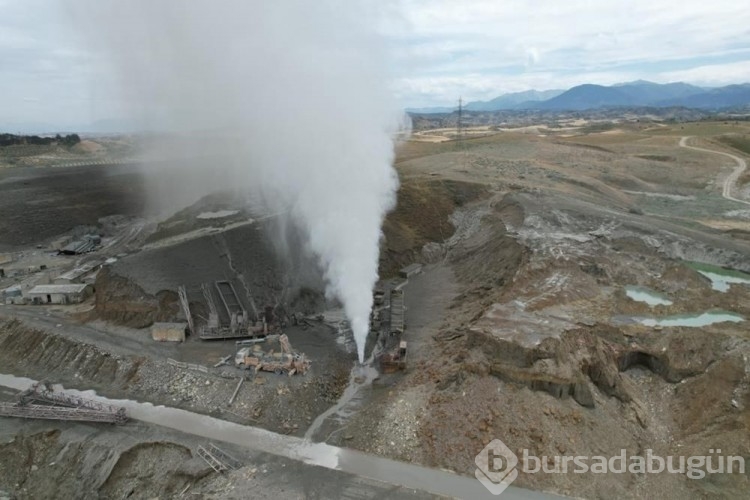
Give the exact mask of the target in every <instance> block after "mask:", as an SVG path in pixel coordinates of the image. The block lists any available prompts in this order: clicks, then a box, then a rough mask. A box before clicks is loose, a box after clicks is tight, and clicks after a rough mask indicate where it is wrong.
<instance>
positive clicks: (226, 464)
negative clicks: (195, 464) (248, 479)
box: [196, 443, 242, 473]
mask: <svg viewBox="0 0 750 500" xmlns="http://www.w3.org/2000/svg"><path fill="white" fill-rule="evenodd" d="M196 451H197V454H198V456H199V457H201V458H202V459H203V460H204V461H205V462H206V463H207V464H208V465H209V467H211V468H212V469H213V470H214V471H215V472H218V473H222V472H225V471H228V470H237V469H239V468H240V467H242V463H240V461H239V460H237V459H236V458H234V457H232V456H231V455H229V454H228V453H226V452H225V451H224V450H222V449H221V448H219V447H218V446H216V445H214V444H213V443H209V444H208V445H207V446H206V447H203V446H198V449H197V450H196Z"/></svg>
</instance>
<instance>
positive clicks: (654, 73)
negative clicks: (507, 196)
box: [391, 0, 750, 105]
mask: <svg viewBox="0 0 750 500" xmlns="http://www.w3.org/2000/svg"><path fill="white" fill-rule="evenodd" d="M403 17H404V19H406V21H405V22H403V23H400V24H399V26H400V27H401V30H400V31H398V30H393V31H395V33H391V36H394V37H399V38H398V40H399V43H400V44H401V47H402V49H403V50H404V53H405V54H406V56H405V57H404V58H402V59H401V60H400V64H401V67H400V72H399V75H398V76H399V77H400V78H401V83H403V85H402V91H401V94H402V98H405V99H407V100H410V99H411V100H413V101H417V100H420V102H419V103H416V102H415V103H414V104H415V105H417V104H418V105H425V104H428V103H427V101H429V100H430V99H432V100H433V101H435V102H439V101H441V100H442V99H444V96H443V95H441V92H444V91H445V90H446V89H447V88H449V87H453V88H455V89H456V90H458V87H461V85H462V82H463V84H464V85H465V91H464V92H462V93H463V94H464V95H469V94H470V93H471V92H476V94H473V96H474V97H476V98H486V97H492V95H490V94H484V93H483V91H484V89H486V88H487V86H488V82H489V81H494V85H495V88H494V90H493V91H491V92H492V93H494V95H498V94H500V93H502V92H506V91H513V90H519V89H523V87H524V86H525V85H535V86H539V87H540V88H559V87H562V86H569V85H570V84H573V85H575V84H578V83H584V82H589V81H590V82H594V83H602V84H607V83H616V82H617V81H621V80H615V81H612V78H614V77H617V78H622V79H623V80H632V79H636V78H646V79H650V80H659V81H662V80H665V79H668V78H670V77H669V76H668V75H670V74H672V75H674V76H677V75H681V74H683V75H685V76H690V75H693V74H695V75H696V76H701V77H703V76H704V75H703V73H702V71H703V70H700V71H698V70H696V71H697V72H695V73H690V72H689V70H690V69H691V68H700V67H705V66H707V65H711V64H707V63H717V62H721V63H722V64H714V65H715V66H716V67H715V68H714V69H715V70H717V71H718V72H719V73H717V74H714V75H713V77H712V81H714V82H716V84H726V83H732V82H735V81H737V80H736V79H737V78H739V80H740V81H744V80H747V79H748V75H747V74H746V75H743V74H741V72H738V71H730V69H731V68H732V67H733V66H732V64H734V63H739V62H740V61H744V60H746V59H748V56H750V32H749V31H748V26H750V9H747V8H746V7H745V6H744V5H743V4H741V2H734V1H727V0H717V1H714V2H704V1H696V0H688V1H679V2H678V1H675V0H669V1H662V2H654V1H653V0H631V1H629V2H590V1H587V0H569V1H567V2H559V1H551V0H507V1H504V2H496V1H494V0H469V1H466V2H453V1H448V0H410V1H406V2H404V13H403ZM413 44H418V45H419V47H420V51H419V53H417V52H413V51H411V50H410V48H411V47H412V46H413ZM456 46H460V47H462V48H464V50H463V51H462V52H461V54H460V57H457V53H456ZM421 54H429V59H427V58H423V57H422V56H421ZM541 55H543V56H544V57H543V58H542V57H540V56H541ZM707 60H712V61H707ZM423 67H424V68H426V69H424V70H422V68H423ZM415 69H416V71H415ZM725 70H726V71H725ZM680 72H681V73H680ZM477 75H479V76H477ZM420 81H421V82H424V85H423V86H421V87H420V86H419V85H418V82H420ZM396 86H397V87H399V84H397V85H396ZM526 88H528V87H526ZM410 92H411V96H410Z"/></svg>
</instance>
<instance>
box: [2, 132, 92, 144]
mask: <svg viewBox="0 0 750 500" xmlns="http://www.w3.org/2000/svg"><path fill="white" fill-rule="evenodd" d="M79 142H81V138H80V136H79V135H78V134H68V135H65V136H62V135H60V134H57V135H56V136H54V137H51V136H48V137H40V136H38V135H15V134H0V147H1V146H18V145H34V146H49V145H51V144H58V145H60V146H75V145H76V144H78V143H79Z"/></svg>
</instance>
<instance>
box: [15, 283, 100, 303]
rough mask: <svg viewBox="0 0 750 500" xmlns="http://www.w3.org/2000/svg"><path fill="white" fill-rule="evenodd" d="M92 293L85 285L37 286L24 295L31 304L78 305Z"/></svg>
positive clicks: (88, 286) (92, 289) (90, 288)
mask: <svg viewBox="0 0 750 500" xmlns="http://www.w3.org/2000/svg"><path fill="white" fill-rule="evenodd" d="M93 293H94V288H93V287H92V286H91V285H88V284H86V283H74V284H69V285H37V286H35V287H34V288H32V289H31V290H29V291H28V292H27V293H26V299H27V300H28V301H29V302H31V303H32V304H78V303H81V302H83V301H84V300H86V299H87V298H88V297H90V296H91V295H92V294H93Z"/></svg>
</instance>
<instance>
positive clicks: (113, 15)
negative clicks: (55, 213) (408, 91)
mask: <svg viewBox="0 0 750 500" xmlns="http://www.w3.org/2000/svg"><path fill="white" fill-rule="evenodd" d="M76 5H78V7H76V8H75V9H74V10H72V14H73V19H76V20H77V22H78V24H79V27H80V26H83V27H84V28H85V29H84V30H83V31H84V32H85V33H86V35H87V37H86V40H87V42H88V43H89V45H91V44H94V46H95V47H101V48H103V49H104V51H103V52H104V57H103V59H102V60H103V61H106V63H107V64H111V65H112V66H113V69H114V70H115V73H116V74H117V75H118V81H119V84H120V90H121V96H122V99H123V102H124V104H125V106H126V107H128V109H129V110H130V114H131V117H133V118H136V119H138V120H139V121H140V122H141V123H142V124H143V126H144V128H146V129H149V130H159V129H161V130H172V131H174V130H183V131H187V130H192V131H197V130H201V131H218V133H216V134H214V135H215V136H216V137H222V139H221V140H216V141H213V140H210V139H209V138H207V137H206V135H207V134H202V135H201V136H200V140H196V142H197V144H193V145H192V146H190V147H189V149H190V150H191V151H188V153H190V154H191V155H193V156H200V157H202V158H206V157H207V156H208V155H211V154H218V153H221V154H222V155H224V156H226V155H227V154H229V155H231V161H227V160H226V158H225V160H224V161H222V162H221V166H218V165H217V164H210V165H205V164H203V165H201V166H202V167H204V168H203V169H202V170H201V171H202V172H203V173H202V175H199V176H198V178H197V181H193V182H192V183H191V185H189V186H184V189H182V194H183V196H182V197H181V199H180V202H181V203H182V204H183V205H186V204H189V203H192V202H194V201H196V200H197V199H198V198H199V197H200V196H202V195H205V194H207V193H209V192H211V191H213V190H216V189H220V188H227V187H236V186H238V185H241V186H245V187H247V188H248V189H259V190H260V191H261V192H262V193H263V197H264V199H266V200H268V202H269V204H270V205H271V207H269V208H270V209H272V210H274V211H283V212H286V213H288V214H289V216H290V217H291V219H292V220H293V222H294V223H295V224H296V225H297V226H298V227H299V228H300V229H301V230H303V231H304V233H305V234H306V235H307V237H308V240H309V246H310V248H311V249H312V250H313V252H314V253H315V254H316V255H317V256H318V258H319V260H320V264H321V267H322V269H323V272H324V275H325V278H326V282H327V294H328V295H329V296H335V297H337V298H338V299H339V300H340V301H341V302H342V304H343V306H344V309H345V312H346V315H347V317H348V318H349V320H350V322H351V326H352V330H353V332H354V337H355V340H356V342H357V348H358V355H359V359H360V361H362V360H363V357H364V343H365V337H366V335H367V331H368V325H369V314H370V308H371V304H372V288H373V285H374V283H375V281H376V280H377V267H378V254H379V239H380V235H381V225H382V221H383V217H384V215H385V213H386V212H387V211H388V210H389V209H390V208H391V207H392V206H393V203H394V195H395V192H396V190H397V188H398V179H397V176H396V174H395V172H394V170H393V167H392V160H393V141H392V136H393V134H394V133H395V132H396V129H397V127H398V126H399V125H400V120H401V119H402V116H401V114H400V112H398V111H397V106H396V104H395V102H393V100H392V98H391V96H390V95H389V92H388V91H387V86H386V83H385V78H384V76H385V75H384V74H383V72H382V71H381V68H382V54H381V53H380V51H379V50H378V49H379V47H380V45H381V44H380V43H379V40H378V38H377V36H375V35H374V32H373V29H372V26H371V24H373V23H374V21H373V20H374V19H375V18H377V13H378V10H377V9H378V8H379V7H378V5H379V3H378V2H372V3H368V2H362V1H317V2H310V1H308V0H284V1H283V2H254V1H250V2H248V1H239V0H238V1H222V2H209V1H205V0H198V1H195V0H193V1H190V2H185V1H177V0H162V1H158V2H154V1H152V0H128V1H124V2H114V1H103V0H96V1H90V2H85V3H84V4H81V3H77V4H76ZM82 5H84V7H85V8H82V7H81V6H82ZM227 138H230V139H227ZM183 153H185V151H183ZM181 179H184V178H177V177H176V178H175V183H179V182H185V181H184V180H181Z"/></svg>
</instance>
